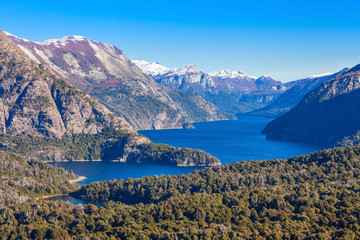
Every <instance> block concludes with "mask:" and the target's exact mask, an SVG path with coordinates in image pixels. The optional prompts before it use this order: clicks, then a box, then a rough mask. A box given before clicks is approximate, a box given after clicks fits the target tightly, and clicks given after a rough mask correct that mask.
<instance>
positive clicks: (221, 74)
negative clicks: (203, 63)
mask: <svg viewBox="0 0 360 240" xmlns="http://www.w3.org/2000/svg"><path fill="white" fill-rule="evenodd" d="M209 76H211V77H217V78H220V79H225V78H231V79H234V78H244V77H249V76H248V75H247V74H246V73H244V72H242V71H237V72H236V71H231V70H221V71H218V72H210V73H209Z"/></svg>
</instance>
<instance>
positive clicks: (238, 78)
mask: <svg viewBox="0 0 360 240" xmlns="http://www.w3.org/2000/svg"><path fill="white" fill-rule="evenodd" d="M133 62H134V63H135V64H136V65H137V66H138V67H139V68H140V69H141V70H143V71H144V72H145V73H146V74H148V75H149V76H151V77H152V78H153V79H154V80H155V81H156V82H158V83H162V84H164V85H165V86H168V87H170V88H173V89H177V90H181V91H185V92H190V93H195V94H199V95H200V96H202V97H204V98H205V99H207V100H209V101H210V102H212V103H214V104H215V105H216V106H217V107H218V108H219V109H220V110H222V111H226V112H229V113H232V114H235V113H239V112H241V113H244V112H249V111H252V110H255V109H258V108H261V107H264V106H265V105H267V104H269V103H271V102H272V101H273V100H275V99H276V97H277V96H279V95H280V94H281V93H282V92H284V91H285V90H286V87H285V86H284V85H283V84H282V83H281V82H279V81H276V80H274V79H272V78H270V77H268V76H261V77H259V78H254V77H250V76H248V75H246V73H244V72H241V71H238V72H236V71H230V70H222V71H219V72H210V73H204V72H202V71H201V70H200V69H199V68H198V67H196V66H195V65H189V66H185V67H183V68H180V69H169V68H167V67H164V66H162V65H160V64H159V63H151V62H147V61H145V60H141V61H138V60H133Z"/></svg>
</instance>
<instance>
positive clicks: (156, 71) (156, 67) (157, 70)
mask: <svg viewBox="0 0 360 240" xmlns="http://www.w3.org/2000/svg"><path fill="white" fill-rule="evenodd" d="M131 61H132V62H133V63H135V64H136V66H138V68H140V69H141V70H142V71H143V72H144V73H146V74H148V75H150V76H159V75H165V74H167V73H169V72H171V71H172V70H171V69H170V68H167V67H165V66H163V65H161V64H159V63H155V62H148V61H145V60H131Z"/></svg>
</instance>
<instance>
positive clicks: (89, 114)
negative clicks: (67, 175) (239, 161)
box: [0, 30, 220, 166]
mask: <svg viewBox="0 0 360 240" xmlns="http://www.w3.org/2000/svg"><path fill="white" fill-rule="evenodd" d="M0 131H1V132H0V133H1V134H0V139H1V141H0V142H1V144H0V148H1V149H2V150H3V151H7V152H20V153H22V155H25V156H27V157H29V158H32V157H36V158H40V159H44V160H50V161H54V160H58V161H64V160H95V159H106V160H117V161H122V162H137V163H142V162H158V163H165V164H173V165H181V166H183V165H219V164H220V162H219V160H218V159H217V158H215V157H213V156H211V155H210V154H207V153H205V152H202V151H199V150H192V149H180V148H174V147H171V146H168V145H163V144H154V143H152V142H151V141H150V140H149V139H148V138H146V137H144V136H141V135H139V134H138V133H137V132H136V131H135V130H134V128H132V127H131V126H130V125H129V124H128V123H127V122H126V121H125V120H124V119H123V118H121V117H119V116H116V115H115V114H113V113H112V112H110V111H109V110H108V109H107V108H106V107H105V106H103V105H102V104H100V103H99V102H97V101H96V100H94V99H93V98H92V97H90V96H89V95H88V94H87V93H85V92H82V91H80V90H77V89H75V88H74V87H72V86H70V85H69V84H68V83H67V82H66V81H64V80H61V79H59V78H58V77H56V76H55V75H53V74H52V73H50V72H49V71H48V69H47V66H44V65H42V64H38V63H36V62H34V61H32V60H31V59H30V58H29V57H28V56H27V55H26V54H25V53H24V52H23V51H22V50H21V49H20V48H19V47H18V46H16V45H15V44H14V43H13V42H12V41H11V40H10V39H9V38H8V36H7V35H6V34H5V33H4V32H3V31H1V30H0Z"/></svg>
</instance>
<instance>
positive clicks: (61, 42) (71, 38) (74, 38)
mask: <svg viewBox="0 0 360 240" xmlns="http://www.w3.org/2000/svg"><path fill="white" fill-rule="evenodd" d="M86 40H88V39H87V38H86V37H84V36H79V35H72V36H65V37H62V38H61V39H49V40H46V41H44V42H42V44H43V45H51V44H54V45H56V46H65V45H66V43H67V42H69V41H77V42H80V41H86Z"/></svg>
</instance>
